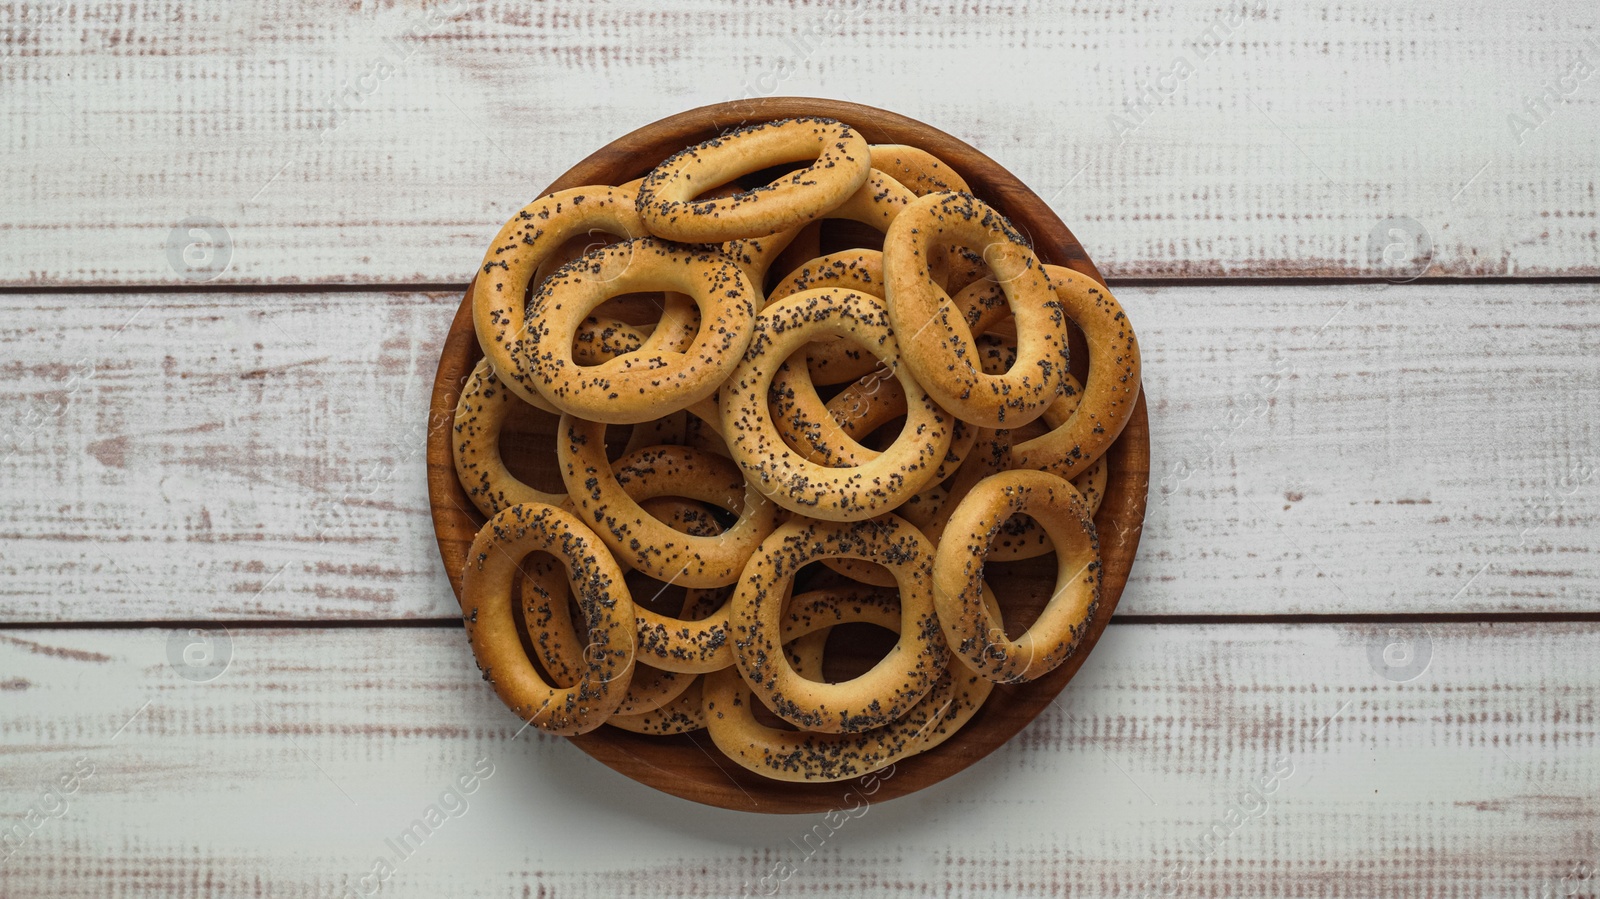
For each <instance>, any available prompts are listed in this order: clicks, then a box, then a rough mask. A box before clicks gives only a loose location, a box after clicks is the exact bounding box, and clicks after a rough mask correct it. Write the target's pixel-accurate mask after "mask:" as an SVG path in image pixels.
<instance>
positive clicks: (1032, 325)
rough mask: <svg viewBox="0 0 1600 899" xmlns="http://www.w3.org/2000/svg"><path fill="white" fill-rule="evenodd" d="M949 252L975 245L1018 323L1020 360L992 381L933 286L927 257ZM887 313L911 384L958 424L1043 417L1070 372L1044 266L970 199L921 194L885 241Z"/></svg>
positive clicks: (954, 308) (961, 323)
mask: <svg viewBox="0 0 1600 899" xmlns="http://www.w3.org/2000/svg"><path fill="white" fill-rule="evenodd" d="M952 246H967V247H973V248H977V249H979V250H980V251H981V252H982V253H983V258H984V260H985V261H986V262H987V263H988V265H989V268H990V269H992V270H993V272H994V277H995V280H996V282H997V283H998V285H999V287H1000V289H1001V291H1002V292H1003V293H1004V294H1005V297H1006V300H1007V303H1008V304H1009V306H1010V307H1011V312H1012V314H1013V316H1014V317H1015V319H1016V323H1017V326H1016V330H1017V335H1018V353H1019V356H1020V358H1019V359H1018V361H1017V364H1016V365H1015V366H1012V368H1011V370H1010V371H1007V372H1006V373H1005V374H1002V375H991V374H987V373H986V372H984V371H983V369H982V367H981V366H980V365H979V362H978V359H977V358H976V350H975V349H974V346H973V337H972V331H971V329H970V328H968V326H967V323H966V321H965V318H964V315H963V311H962V310H961V308H960V307H959V306H958V305H957V304H956V301H955V300H953V299H951V297H950V295H949V294H948V293H946V292H945V291H944V290H943V289H942V288H941V287H939V285H938V283H936V282H935V280H934V275H933V272H932V271H931V270H930V268H929V263H928V260H929V259H930V258H931V256H932V254H933V253H935V252H938V251H944V250H946V249H947V248H948V247H952ZM883 277H884V285H885V287H886V288H887V293H888V303H889V315H890V317H891V319H892V320H893V322H894V328H895V334H896V335H897V336H898V337H899V338H900V341H901V346H902V348H903V349H902V353H903V354H904V355H905V358H906V364H907V365H908V367H910V369H911V372H912V374H913V375H915V376H916V379H917V382H918V383H919V384H921V385H922V387H923V389H924V390H926V391H928V395H929V396H932V397H933V398H934V400H935V401H937V402H938V403H939V404H940V405H941V406H943V407H944V408H946V409H949V410H950V411H951V412H954V413H955V414H956V415H957V416H958V417H959V418H961V419H963V420H965V421H970V422H972V423H973V424H978V425H983V426H984V427H990V428H1014V427H1017V426H1019V425H1023V424H1026V423H1027V422H1030V421H1032V420H1033V419H1035V418H1038V417H1039V416H1040V415H1042V414H1043V413H1044V410H1045V407H1046V406H1048V405H1050V402H1051V401H1052V400H1054V399H1055V397H1056V395H1057V394H1058V393H1060V391H1061V375H1062V374H1063V373H1065V372H1066V371H1067V325H1066V316H1065V315H1064V314H1063V313H1062V311H1061V304H1060V303H1059V301H1057V299H1056V295H1055V292H1054V291H1052V290H1051V289H1050V282H1049V281H1048V280H1047V279H1046V278H1045V275H1044V266H1043V265H1041V264H1040V262H1039V260H1038V258H1037V257H1036V256H1034V255H1033V251H1032V250H1031V249H1029V248H1028V246H1027V244H1026V243H1025V242H1024V240H1023V237H1022V235H1021V233H1019V232H1018V231H1017V230H1016V229H1015V228H1013V227H1012V226H1011V223H1010V222H1007V221H1006V220H1005V218H1003V217H1002V216H1001V215H1000V214H999V213H998V212H995V211H994V210H993V209H992V208H990V207H989V206H988V205H987V204H986V203H984V202H983V201H981V200H979V199H977V198H976V197H973V196H972V195H970V194H955V193H937V194H929V195H927V196H925V197H921V198H918V199H917V200H916V201H915V202H914V203H912V204H911V206H910V207H908V208H907V209H906V210H905V212H902V213H901V214H900V215H899V216H898V217H896V218H895V220H894V224H892V225H890V226H889V233H888V236H887V237H885V238H884V243H883Z"/></svg>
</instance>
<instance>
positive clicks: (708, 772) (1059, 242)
mask: <svg viewBox="0 0 1600 899" xmlns="http://www.w3.org/2000/svg"><path fill="white" fill-rule="evenodd" d="M802 115H815V116H827V117H830V118H835V119H839V120H840V121H843V122H847V123H849V124H850V125H851V126H852V127H854V128H856V129H857V130H859V131H860V132H861V133H862V134H863V135H865V136H866V138H867V140H868V141H870V142H871V143H874V144H911V145H913V146H917V147H921V148H923V149H925V150H928V151H929V152H931V153H933V154H934V155H935V156H938V157H939V158H940V159H943V160H944V161H945V162H947V163H949V165H950V166H951V168H953V169H955V171H956V172H957V173H959V174H960V175H961V176H962V177H963V178H965V179H966V181H967V183H968V184H969V185H970V186H971V187H972V190H973V193H975V194H976V195H977V196H979V197H980V198H982V199H983V200H985V201H987V202H988V203H990V204H991V205H993V206H994V207H996V208H997V209H999V210H1000V211H1001V212H1003V213H1004V214H1005V215H1006V216H1007V217H1008V218H1010V220H1011V221H1012V222H1013V223H1015V224H1016V225H1018V226H1019V227H1021V228H1022V229H1023V230H1024V231H1025V232H1026V233H1027V234H1029V235H1031V237H1032V239H1033V242H1034V249H1035V251H1036V252H1037V253H1038V255H1039V256H1040V258H1042V259H1043V260H1044V261H1045V262H1048V263H1053V264H1056V265H1065V266H1068V267H1070V268H1073V269H1076V270H1078V271H1080V272H1083V273H1084V274H1087V275H1089V276H1091V277H1093V278H1095V279H1096V280H1100V281H1101V282H1102V283H1104V279H1102V278H1101V277H1100V273H1099V272H1097V271H1096V270H1095V267H1094V264H1093V263H1092V262H1090V261H1089V257H1088V254H1086V253H1085V252H1084V250H1083V247H1082V246H1081V245H1080V244H1079V243H1078V241H1077V239H1076V238H1074V237H1073V236H1072V232H1070V231H1068V230H1067V227H1066V225H1064V224H1062V223H1061V220H1060V219H1059V218H1057V217H1056V215H1055V213H1053V212H1052V211H1051V210H1050V207H1049V206H1048V205H1046V203H1045V202H1044V201H1043V200H1041V199H1040V198H1039V197H1038V196H1037V195H1035V194H1034V193H1033V192H1032V191H1030V190H1029V189H1028V188H1027V187H1026V186H1024V185H1023V184H1022V182H1021V181H1018V180H1017V179H1016V177H1014V176H1013V175H1012V174H1011V173H1010V172H1007V171H1006V170H1005V169H1003V168H1001V167H1000V166H999V165H998V164H997V163H995V162H994V161H993V160H991V159H989V158H988V157H987V156H984V155H983V154H982V153H979V152H978V151H977V150H976V149H974V148H972V147H970V146H968V145H967V144H965V143H962V142H961V141H959V140H957V139H955V138H954V137H951V136H950V135H948V134H945V133H944V132H942V131H939V130H937V129H935V128H932V127H930V126H928V125H924V124H923V123H921V122H917V121H914V120H912V119H908V118H906V117H905V116H901V115H896V114H894V113H891V112H885V111H884V110H881V109H875V108H873V107H870V106H861V105H858V104H854V103H844V102H840V101H836V100H818V99H809V98H799V97H775V98H768V99H758V100H746V101H737V102H732V103H720V104H717V105H714V106H705V107H702V108H700V109H694V110H690V111H688V112H684V113H680V114H678V115H674V116H670V117H668V118H665V119H662V120H660V121H658V122H655V123H653V124H650V125H646V126H645V127H643V128H640V129H639V130H637V131H635V132H633V133H632V134H629V135H626V136H625V137H621V138H618V139H617V140H615V141H613V142H611V143H610V144H608V145H606V146H604V147H602V148H600V149H599V150H597V151H595V152H594V153H593V154H592V155H590V156H589V158H587V159H585V160H583V161H582V162H580V163H578V164H577V165H576V166H574V167H573V168H572V169H571V170H569V171H568V172H567V173H566V174H564V175H562V176H561V177H560V178H558V179H557V180H556V182H555V183H554V184H552V185H550V186H549V187H548V188H546V191H545V192H549V191H557V190H566V189H568V188H572V187H580V186H583V185H586V184H622V183H624V182H627V181H630V180H632V179H634V178H638V177H640V176H642V175H644V174H645V173H646V172H648V171H649V170H650V169H651V168H653V167H654V166H655V165H656V163H658V162H659V161H661V160H663V159H665V158H666V157H668V156H670V155H672V154H673V153H675V152H677V151H678V150H680V149H683V148H684V147H687V146H690V145H692V144H696V143H699V142H701V141H703V140H706V139H708V138H711V137H715V136H716V135H718V134H720V133H722V132H724V131H726V130H728V129H731V128H736V127H739V126H740V125H741V124H745V123H750V122H761V121H769V120H772V119H781V118H788V117H791V116H802ZM528 199H532V196H530V197H529V198H528ZM496 224H498V223H496ZM471 295H472V290H471V288H470V287H468V289H467V298H466V299H463V301H462V303H461V308H460V310H459V311H458V312H457V313H456V317H455V321H454V322H453V323H452V324H451V326H450V333H449V335H448V336H447V337H446V338H445V344H444V348H443V349H442V350H441V352H440V354H439V371H438V374H437V376H436V377H435V379H434V385H433V398H432V403H431V408H430V417H429V422H430V426H429V429H428V447H427V453H428V495H429V500H430V503H431V505H432V510H433V524H434V531H435V534H436V535H437V537H438V541H439V554H440V556H441V557H442V558H443V559H444V565H445V570H446V571H448V572H449V575H450V585H451V587H453V588H454V589H455V592H456V596H457V597H459V596H460V595H461V575H462V571H463V570H464V569H465V566H466V561H467V550H468V548H469V547H470V546H471V544H472V539H473V537H474V535H476V534H477V532H478V529H479V527H481V526H482V524H483V521H484V519H483V516H481V515H479V514H478V512H477V510H476V509H474V507H473V505H472V502H471V501H470V500H469V499H468V498H467V495H466V493H465V492H464V491H463V490H462V488H461V484H460V483H459V482H458V481H457V479H456V473H455V465H454V462H453V461H452V458H451V440H450V435H451V424H452V421H453V417H454V413H455V407H456V399H457V397H458V396H459V395H460V391H461V387H462V385H463V384H465V382H466V379H467V375H468V374H469V373H470V372H471V371H472V367H473V366H474V365H476V364H477V361H478V359H479V358H480V357H481V355H482V353H481V351H480V350H479V348H478V342H477V338H476V336H475V334H474V332H473V327H472V309H471V302H470V299H471ZM1074 337H1075V338H1077V339H1076V340H1075V343H1074V354H1073V355H1074V368H1075V369H1076V370H1077V374H1078V376H1079V377H1080V379H1081V378H1082V376H1083V373H1084V372H1083V366H1084V360H1085V358H1086V353H1085V351H1084V348H1083V343H1082V340H1081V337H1079V336H1078V335H1076V334H1075V335H1074ZM501 444H502V452H503V453H504V455H505V456H506V457H507V464H508V465H509V466H510V467H511V468H512V470H513V471H515V472H518V473H519V474H521V473H523V472H526V473H527V475H526V476H527V477H529V478H531V479H533V481H534V483H535V485H536V486H537V485H538V484H539V483H540V481H541V480H542V481H543V483H544V484H545V485H546V487H545V489H550V488H551V487H555V485H558V484H559V478H556V476H555V474H554V471H555V460H554V456H555V450H554V434H553V422H552V421H551V420H549V419H548V418H547V419H546V420H543V421H527V422H522V423H520V424H511V425H508V427H507V430H506V433H505V434H504V436H503V439H502V441H501ZM1107 458H1108V460H1109V469H1110V476H1109V479H1108V483H1107V485H1106V492H1105V500H1104V502H1103V503H1102V504H1101V506H1100V511H1099V514H1097V515H1096V516H1095V524H1096V526H1097V527H1098V530H1099V534H1100V553H1101V559H1102V562H1103V564H1104V571H1103V577H1102V581H1101V591H1102V592H1101V600H1100V606H1099V610H1098V612H1097V614H1096V615H1095V618H1094V621H1093V622H1092V624H1091V626H1090V628H1089V632H1088V635H1087V636H1086V637H1085V638H1084V640H1083V642H1082V644H1081V645H1080V646H1079V647H1078V650H1077V652H1076V653H1074V654H1073V656H1072V657H1071V658H1070V659H1068V660H1067V662H1066V663H1065V664H1063V665H1061V666H1060V667H1059V668H1057V669H1055V670H1054V671H1052V672H1051V673H1050V674H1048V675H1046V676H1045V677H1043V678H1041V679H1039V680H1036V681H1033V682H1032V683H1028V684H1021V685H1010V686H1008V685H1000V686H997V687H996V688H995V690H994V692H993V694H992V695H991V696H990V697H989V701H988V702H987V703H985V704H984V706H983V708H982V709H981V710H980V711H979V712H978V714H977V715H976V716H975V717H974V718H973V719H972V720H971V722H970V723H968V724H967V726H966V727H964V728H962V729H961V730H960V731H958V732H957V733H956V734H955V735H954V736H953V737H951V738H950V739H949V740H947V741H946V742H945V743H943V744H942V745H940V746H939V747H937V748H936V749H934V750H932V751H930V752H926V753H923V754H922V755H918V756H913V757H912V758H909V759H906V760H904V761H902V762H899V763H898V764H896V765H895V766H894V767H893V768H892V769H885V770H884V771H883V772H880V773H879V774H878V775H877V776H876V778H875V780H874V781H873V782H872V783H871V785H870V787H863V788H862V789H863V790H865V789H869V788H870V789H871V790H872V791H873V801H875V802H876V801H882V800H884V799H890V798H894V797H897V796H904V795H906V794H907V793H912V792H915V791H916V790H920V789H922V788H923V787H926V786H928V785H930V784H933V783H936V782H938V781H940V780H943V779H944V778H946V777H949V776H950V775H952V774H954V773H956V772H957V771H960V770H961V769H963V768H965V767H967V766H968V765H971V764H972V763H973V762H976V761H977V760H978V759H980V758H982V757H984V756H985V755H987V754H989V753H990V752H992V751H994V750H995V749H996V748H997V747H998V746H1000V744H1002V743H1004V742H1005V741H1006V740H1008V739H1010V738H1011V737H1012V736H1013V735H1015V734H1016V733H1017V732H1018V731H1020V730H1022V728H1023V727H1025V726H1026V725H1027V724H1028V722H1029V721H1032V720H1033V718H1034V716H1035V715H1037V714H1039V712H1041V711H1042V710H1043V709H1044V708H1045V706H1047V705H1049V704H1050V703H1051V701H1053V700H1054V699H1055V697H1056V694H1058V693H1060V692H1061V689H1062V688H1063V687H1064V686H1066V684H1067V681H1069V680H1071V679H1072V676H1073V674H1074V673H1076V672H1077V670H1078V668H1079V667H1080V666H1081V665H1082V664H1083V661H1084V659H1085V658H1087V657H1088V655H1089V652H1090V651H1091V650H1092V649H1094V646H1095V643H1096V642H1097V641H1098V640H1099V637H1100V634H1101V632H1102V631H1104V630H1105V626H1106V622H1107V621H1108V620H1110V618H1111V615H1112V613H1113V612H1114V611H1115V610H1116V607H1117V600H1118V598H1119V597H1121V595H1122V588H1123V586H1124V585H1125V584H1126V583H1127V580H1128V571H1129V569H1130V568H1131V567H1132V565H1133V556H1134V552H1135V551H1136V550H1137V549H1138V546H1139V534H1140V531H1141V529H1142V527H1143V523H1144V512H1145V494H1146V490H1147V488H1148V486H1149V481H1150V477H1149V475H1150V430H1149V422H1148V419H1147V415H1146V410H1145V402H1144V397H1143V396H1142V395H1141V396H1140V398H1139V402H1138V404H1137V406H1136V407H1135V409H1134V412H1133V417H1132V419H1131V420H1130V421H1129V422H1128V425H1127V428H1126V429H1125V430H1124V431H1123V433H1122V436H1121V437H1120V438H1119V439H1118V440H1117V442H1116V443H1115V444H1114V445H1113V446H1112V448H1111V451H1110V452H1109V453H1108V454H1107ZM555 489H559V487H555ZM1041 562H1042V563H1043V564H1039V565H1029V564H1028V563H1013V564H1012V565H1010V566H991V567H992V568H996V569H998V568H1006V569H1007V570H1006V571H1001V572H997V576H998V578H999V580H998V582H996V581H991V583H994V585H995V588H996V592H997V594H998V595H999V596H1001V597H1002V601H1003V602H1005V603H1006V605H1007V623H1008V626H1010V627H1012V628H1014V627H1016V626H1017V624H1016V623H1015V622H1018V621H1020V622H1023V623H1024V624H1025V623H1026V622H1027V621H1031V620H1032V616H1034V615H1036V614H1037V612H1038V610H1039V609H1040V608H1042V607H1043V605H1044V603H1045V602H1046V601H1047V600H1048V597H1049V593H1050V590H1051V587H1052V583H1051V581H1052V579H1053V577H1054V572H1055V568H1054V561H1053V557H1050V556H1047V557H1045V558H1044V559H1043V560H1041ZM1013 615H1016V616H1017V618H1016V619H1013V617H1012V616H1013ZM832 646H833V644H832V643H830V652H831V651H832ZM463 651H465V650H463ZM880 652H881V650H880ZM572 742H574V743H576V744H577V745H578V748H580V749H582V750H583V751H584V752H587V753H588V754H589V755H591V756H593V757H594V758H596V759H598V760H599V761H601V762H602V763H604V764H605V765H607V766H609V767H611V768H614V769H615V770H617V771H620V772H622V773H623V774H626V775H627V776H628V777H631V778H633V779H634V780H637V781H639V782H640V783H643V784H648V785H649V786H652V787H655V788H656V789H658V790H663V791H665V792H667V793H671V794H673V795H676V796H681V797H684V798H685V799H692V800H694V801H696V802H703V803H706V804H709V805H716V806H722V807H724V808H730V809H739V810H742V811H751V812H778V813H797V812H825V811H828V810H830V809H835V808H841V807H849V806H847V804H846V799H845V797H846V796H847V795H849V793H850V791H851V789H852V788H854V787H856V782H855V781H842V782H839V783H832V784H796V783H785V782H780V781H774V780H768V779H766V778H764V777H761V776H759V775H756V774H753V773H750V772H747V771H745V770H744V769H743V768H740V767H739V766H737V765H735V764H733V763H732V762H731V761H729V760H728V759H727V758H725V757H723V756H722V755H721V754H720V753H719V752H718V751H717V749H716V747H715V746H714V745H712V743H711V740H710V738H709V737H707V736H706V734H705V733H704V732H703V731H702V732H700V733H697V734H687V735H681V736H677V737H670V738H662V737H646V736H641V735H638V734H633V733H628V732H626V731H622V730H618V729H617V728H613V727H601V728H599V729H598V730H596V731H593V732H591V733H588V734H585V735H583V736H580V737H574V738H572Z"/></svg>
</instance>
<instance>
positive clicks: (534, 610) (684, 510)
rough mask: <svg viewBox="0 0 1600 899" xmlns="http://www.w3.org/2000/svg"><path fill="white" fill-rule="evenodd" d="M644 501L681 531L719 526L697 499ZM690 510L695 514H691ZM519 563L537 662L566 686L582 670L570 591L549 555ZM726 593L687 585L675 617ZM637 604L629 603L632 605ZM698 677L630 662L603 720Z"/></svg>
mask: <svg viewBox="0 0 1600 899" xmlns="http://www.w3.org/2000/svg"><path fill="white" fill-rule="evenodd" d="M644 505H645V506H646V507H647V508H649V509H650V510H651V512H652V514H657V515H658V516H660V517H661V518H662V520H663V521H666V520H668V519H671V521H672V523H673V525H674V527H681V528H682V529H684V531H685V533H693V534H699V535H702V536H712V535H715V534H717V533H720V532H721V531H722V526H721V525H720V524H718V523H717V522H716V521H715V520H714V519H712V518H711V516H710V515H709V514H706V513H705V510H704V508H703V507H701V506H700V505H699V504H698V503H694V502H692V501H689V500H679V499H675V498H670V497H663V498H659V499H652V500H646V501H645V503H644ZM696 510H698V511H699V512H700V513H701V514H700V515H695V514H694V512H695V511H696ZM523 567H524V570H525V571H526V572H527V575H528V576H527V579H526V580H524V581H523V586H522V599H523V607H524V614H525V616H526V619H527V624H528V634H529V636H530V637H531V638H532V643H533V649H534V651H535V653H536V655H537V661H538V662H539V663H540V664H541V665H543V666H544V670H545V671H546V672H549V673H550V674H551V678H550V680H551V682H552V683H553V684H555V685H557V686H571V685H572V684H574V683H576V682H577V680H578V677H579V675H580V674H581V673H582V669H583V664H584V659H583V645H584V644H583V641H582V639H581V638H579V637H578V636H577V631H576V630H575V629H574V628H573V626H572V618H571V613H570V612H569V610H568V600H569V597H570V595H571V592H570V590H569V589H568V587H567V582H566V577H565V575H564V574H563V572H562V570H561V568H560V567H559V565H558V564H557V562H556V559H555V557H553V556H550V555H547V554H543V553H540V554H537V555H535V556H530V557H529V559H528V562H527V563H524V566H523ZM731 593H732V591H731V590H687V591H685V592H684V597H683V603H682V606H681V610H680V613H679V617H680V618H682V619H684V620H685V621H697V620H699V619H701V618H704V617H706V616H707V615H710V614H713V613H715V612H717V611H719V610H721V609H722V607H723V606H724V605H725V604H726V603H727V599H728V596H729V594H731ZM637 605H638V604H637V603H635V607H636V608H637ZM575 641H576V642H575ZM730 664H731V660H730ZM698 677H699V675H697V674H681V673H678V672H675V671H665V670H662V669H660V668H656V667H653V666H651V665H646V664H644V663H643V662H637V661H636V662H635V664H634V666H633V675H632V677H631V678H629V681H628V689H627V691H626V692H625V693H624V694H623V697H622V701H621V703H619V704H618V705H617V709H616V711H615V712H613V713H612V715H611V717H610V718H608V719H606V723H607V724H611V723H615V721H616V718H617V716H619V715H641V714H643V713H645V712H650V711H654V710H656V709H659V708H661V707H663V706H665V705H667V704H669V703H671V702H672V701H674V700H676V699H677V698H678V697H680V696H682V695H683V693H684V691H685V690H687V689H688V688H689V686H690V685H691V684H692V683H693V682H694V681H695V679H696V678H698Z"/></svg>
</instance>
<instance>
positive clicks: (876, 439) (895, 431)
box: [857, 415, 906, 453]
mask: <svg viewBox="0 0 1600 899" xmlns="http://www.w3.org/2000/svg"><path fill="white" fill-rule="evenodd" d="M905 429H906V417H905V416H904V415H897V416H895V417H894V418H891V419H890V420H888V421H886V422H884V423H883V424H881V425H879V426H878V427H877V428H875V429H873V431H872V432H871V433H869V434H867V436H866V437H864V438H862V439H861V440H859V441H857V442H858V443H860V444H861V445H862V446H868V447H871V448H873V449H875V450H877V451H878V452H880V453H881V452H883V451H884V450H887V449H888V448H889V447H890V446H893V445H894V442H895V441H896V440H899V439H900V435H901V434H902V433H904V432H905Z"/></svg>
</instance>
